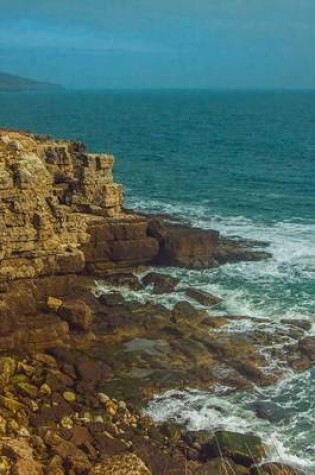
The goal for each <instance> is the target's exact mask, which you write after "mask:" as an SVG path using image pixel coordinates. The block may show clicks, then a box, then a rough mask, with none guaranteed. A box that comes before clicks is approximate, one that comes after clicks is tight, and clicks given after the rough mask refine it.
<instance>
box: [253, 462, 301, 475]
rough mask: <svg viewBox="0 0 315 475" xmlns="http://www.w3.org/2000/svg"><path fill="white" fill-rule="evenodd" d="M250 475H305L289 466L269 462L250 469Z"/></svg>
mask: <svg viewBox="0 0 315 475" xmlns="http://www.w3.org/2000/svg"><path fill="white" fill-rule="evenodd" d="M250 475H305V473H304V472H303V471H302V470H299V469H298V468H294V467H291V466H290V465H286V464H282V463H276V462H269V463H263V464H261V465H259V466H257V467H252V468H251V471H250Z"/></svg>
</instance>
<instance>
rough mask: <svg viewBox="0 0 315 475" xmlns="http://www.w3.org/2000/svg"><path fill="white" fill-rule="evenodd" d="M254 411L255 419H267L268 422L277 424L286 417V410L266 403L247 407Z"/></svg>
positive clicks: (256, 403) (257, 403)
mask: <svg viewBox="0 0 315 475" xmlns="http://www.w3.org/2000/svg"><path fill="white" fill-rule="evenodd" d="M248 407H249V408H250V409H252V410H253V411H255V413H256V415H257V417H260V418H261V419H267V420H268V421H270V422H279V421H280V420H282V419H285V418H286V417H287V416H288V409H287V408H283V407H281V406H279V405H278V404H275V403H272V402H271V401H268V402H255V403H252V404H250V405H249V406H248Z"/></svg>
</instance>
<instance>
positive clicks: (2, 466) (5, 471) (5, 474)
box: [0, 455, 12, 475]
mask: <svg viewBox="0 0 315 475" xmlns="http://www.w3.org/2000/svg"><path fill="white" fill-rule="evenodd" d="M11 466H12V463H11V460H10V459H9V457H6V456H5V455H0V475H10V472H11Z"/></svg>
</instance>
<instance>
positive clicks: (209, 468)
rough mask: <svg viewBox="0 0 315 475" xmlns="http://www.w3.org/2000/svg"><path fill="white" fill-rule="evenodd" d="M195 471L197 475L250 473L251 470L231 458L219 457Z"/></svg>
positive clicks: (244, 474)
mask: <svg viewBox="0 0 315 475" xmlns="http://www.w3.org/2000/svg"><path fill="white" fill-rule="evenodd" d="M194 473H195V474H196V475H219V474H222V475H223V474H224V475H249V473H250V472H249V471H248V469H246V468H245V467H243V466H241V465H237V464H236V463H235V462H234V461H233V460H231V459H229V458H225V457H217V458H215V459H213V460H210V461H209V462H207V463H205V464H203V465H201V466H200V467H199V468H197V469H196V471H195V472H194Z"/></svg>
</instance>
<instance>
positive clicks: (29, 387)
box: [16, 382, 38, 398]
mask: <svg viewBox="0 0 315 475" xmlns="http://www.w3.org/2000/svg"><path fill="white" fill-rule="evenodd" d="M16 388H17V389H18V391H19V392H21V393H22V394H23V395H24V396H28V397H31V398H36V396H37V394H38V389H37V387H36V386H34V384H30V383H27V382H20V383H18V384H17V385H16Z"/></svg>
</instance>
